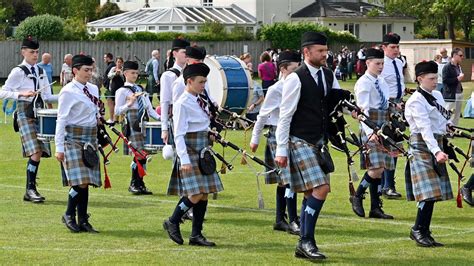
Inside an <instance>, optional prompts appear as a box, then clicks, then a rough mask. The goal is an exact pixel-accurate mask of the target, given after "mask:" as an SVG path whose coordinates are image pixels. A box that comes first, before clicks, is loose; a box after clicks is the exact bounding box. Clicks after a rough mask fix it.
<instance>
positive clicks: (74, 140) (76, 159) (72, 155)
mask: <svg viewBox="0 0 474 266" xmlns="http://www.w3.org/2000/svg"><path fill="white" fill-rule="evenodd" d="M85 143H91V144H92V145H93V146H94V147H96V149H97V127H96V126H94V127H82V126H73V125H68V126H66V136H65V141H64V163H63V168H64V173H63V175H62V176H63V185H64V186H78V185H83V184H89V185H92V186H94V187H100V186H101V185H102V181H101V178H100V163H99V164H98V165H97V166H96V167H94V168H89V167H87V166H86V165H85V164H84V162H83V160H82V157H83V154H82V151H83V147H84V144H85Z"/></svg>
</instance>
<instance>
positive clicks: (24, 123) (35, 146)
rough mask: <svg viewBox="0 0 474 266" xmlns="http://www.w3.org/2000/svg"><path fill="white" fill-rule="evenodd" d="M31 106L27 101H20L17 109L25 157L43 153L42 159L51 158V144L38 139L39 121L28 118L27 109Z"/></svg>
mask: <svg viewBox="0 0 474 266" xmlns="http://www.w3.org/2000/svg"><path fill="white" fill-rule="evenodd" d="M30 104H31V103H30V102H27V101H18V102H17V107H16V108H17V109H16V110H17V112H18V113H17V115H18V119H17V122H18V128H19V131H20V139H21V144H22V147H23V157H24V158H27V157H30V156H31V155H33V154H35V153H37V152H41V153H42V154H41V157H45V158H49V157H51V145H50V142H49V141H41V140H39V139H38V137H37V132H38V131H39V121H38V119H35V118H28V117H26V109H27V108H28V106H29V105H30Z"/></svg>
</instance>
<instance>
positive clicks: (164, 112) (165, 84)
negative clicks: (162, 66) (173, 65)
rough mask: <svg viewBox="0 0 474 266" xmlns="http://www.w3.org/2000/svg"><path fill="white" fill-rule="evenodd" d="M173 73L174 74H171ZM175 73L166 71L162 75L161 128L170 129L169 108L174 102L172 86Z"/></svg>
mask: <svg viewBox="0 0 474 266" xmlns="http://www.w3.org/2000/svg"><path fill="white" fill-rule="evenodd" d="M169 73H171V74H172V75H173V76H171V75H170V74H169ZM174 76H175V74H174V73H173V72H165V73H163V75H161V80H160V84H161V86H160V106H161V122H162V123H161V130H163V131H167V130H168V120H169V115H168V112H169V108H170V104H171V103H172V96H173V95H172V88H173V87H172V86H173V81H174V80H175V78H174Z"/></svg>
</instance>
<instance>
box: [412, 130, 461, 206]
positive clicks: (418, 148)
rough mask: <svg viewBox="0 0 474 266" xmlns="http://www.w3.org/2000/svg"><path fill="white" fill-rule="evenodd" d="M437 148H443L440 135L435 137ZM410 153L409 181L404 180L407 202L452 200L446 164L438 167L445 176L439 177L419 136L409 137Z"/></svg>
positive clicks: (430, 155)
mask: <svg viewBox="0 0 474 266" xmlns="http://www.w3.org/2000/svg"><path fill="white" fill-rule="evenodd" d="M435 137H436V140H437V141H438V145H439V147H441V148H443V139H442V136H441V135H435ZM410 144H411V145H410V152H411V154H413V158H412V159H411V160H410V173H411V179H406V191H407V200H409V201H413V200H415V201H417V202H420V201H424V200H435V201H441V200H449V199H452V198H453V191H452V189H451V183H450V182H449V176H448V175H447V169H446V164H439V165H438V167H439V168H440V169H441V170H442V171H441V172H443V173H446V174H445V175H441V176H439V175H438V174H437V173H436V171H435V169H434V166H433V162H434V161H435V160H436V159H435V158H434V155H433V154H432V153H431V152H430V150H429V149H428V146H427V145H426V143H425V141H424V140H423V138H422V137H421V134H412V135H411V136H410Z"/></svg>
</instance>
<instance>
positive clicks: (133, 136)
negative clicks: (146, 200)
mask: <svg viewBox="0 0 474 266" xmlns="http://www.w3.org/2000/svg"><path fill="white" fill-rule="evenodd" d="M137 119H138V110H137V109H131V110H128V111H127V113H126V117H125V119H124V121H123V123H122V132H125V131H126V128H125V127H128V132H129V135H128V136H125V137H127V139H128V140H129V141H130V142H131V143H132V144H133V145H134V146H135V147H136V148H137V149H139V150H143V149H144V148H145V135H144V134H143V133H142V132H141V131H135V130H133V126H132V125H133V123H135V121H137ZM123 154H124V155H129V154H132V152H131V151H130V150H129V149H128V146H127V144H126V143H125V142H124V143H123Z"/></svg>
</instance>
